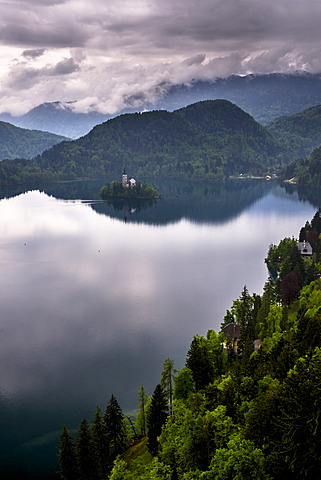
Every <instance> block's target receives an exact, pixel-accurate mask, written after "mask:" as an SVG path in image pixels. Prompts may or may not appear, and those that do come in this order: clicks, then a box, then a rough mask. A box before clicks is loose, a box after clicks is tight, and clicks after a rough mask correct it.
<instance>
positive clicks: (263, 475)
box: [58, 210, 321, 480]
mask: <svg viewBox="0 0 321 480" xmlns="http://www.w3.org/2000/svg"><path fill="white" fill-rule="evenodd" d="M298 240H299V241H301V242H303V241H306V242H309V243H310V244H311V247H312V255H311V256H309V257H303V256H302V255H301V254H300V251H299V249H298V243H297V241H296V240H295V239H294V238H285V239H282V240H281V241H280V243H279V244H278V245H271V246H270V247H269V250H268V254H267V257H266V263H267V264H268V265H269V266H273V268H274V270H275V272H276V275H275V277H274V279H273V278H272V277H269V278H268V280H267V282H266V284H265V286H264V290H263V294H262V295H261V296H260V295H257V294H255V293H253V294H250V293H249V291H248V289H247V288H246V286H244V288H243V291H242V292H241V295H240V297H239V298H238V299H236V300H234V302H233V304H232V306H231V308H230V309H229V310H227V312H226V315H225V317H224V318H223V319H222V325H221V328H222V331H221V332H220V333H217V332H215V331H214V330H209V331H208V332H207V335H206V336H205V337H203V336H200V335H195V336H194V338H193V339H192V341H191V344H190V347H189V349H188V352H187V356H186V362H185V366H184V367H183V368H182V369H181V370H179V371H178V372H177V371H176V370H175V367H174V361H173V360H171V359H169V358H168V359H166V360H165V361H164V364H163V371H162V372H161V374H160V380H159V383H158V384H157V385H156V386H155V390H154V392H153V395H152V396H149V397H148V396H147V395H146V393H145V390H144V388H143V387H142V386H141V387H139V389H138V409H137V414H136V418H135V419H131V420H130V421H129V420H128V417H127V419H126V416H125V415H124V414H123V413H122V411H121V409H120V407H119V405H118V402H117V400H116V398H115V397H114V396H113V395H112V397H111V399H110V401H109V403H108V405H107V408H106V413H105V414H102V412H101V411H100V410H99V409H96V412H95V414H94V417H93V420H92V422H91V423H89V422H88V421H87V420H83V421H82V422H81V424H80V426H79V429H78V432H77V438H76V441H74V439H73V438H72V435H71V432H70V431H68V430H67V429H66V427H64V428H63V430H62V434H61V439H60V445H59V450H58V451H59V459H60V476H61V478H63V479H65V480H71V479H86V480H88V479H106V478H109V479H110V480H149V479H151V478H155V479H160V480H173V479H177V480H180V479H182V480H198V479H203V480H214V479H215V480H217V479H219V480H230V479H231V478H234V479H239V480H243V479H245V478H247V479H253V480H254V479H255V480H281V479H282V480H283V479H284V478H287V479H290V480H299V479H301V478H302V477H305V478H313V477H315V478H317V477H318V474H319V473H318V472H319V471H320V467H321V458H320V455H319V451H320V447H321V440H320V438H321V437H320V422H319V415H320V410H321V404H320V398H321V395H320V394H321V380H320V368H321V310H320V309H321V307H320V305H321V278H320V272H321V210H318V211H317V212H316V214H315V215H314V217H313V218H312V219H311V221H310V222H309V221H307V222H306V224H305V225H304V226H302V228H301V230H300V232H299V236H298ZM231 327H232V328H231ZM231 330H232V331H233V330H234V331H235V332H237V333H231ZM228 332H230V333H228ZM132 426H133V428H132ZM103 446H104V447H103ZM71 465H72V468H70V466H71Z"/></svg>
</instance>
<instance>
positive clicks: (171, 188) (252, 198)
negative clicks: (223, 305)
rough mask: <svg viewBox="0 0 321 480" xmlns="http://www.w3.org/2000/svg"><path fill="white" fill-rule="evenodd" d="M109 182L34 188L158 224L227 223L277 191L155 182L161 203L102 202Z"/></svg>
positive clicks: (248, 183) (255, 185)
mask: <svg viewBox="0 0 321 480" xmlns="http://www.w3.org/2000/svg"><path fill="white" fill-rule="evenodd" d="M147 181H148V180H147ZM105 183H106V178H104V179H101V180H88V181H68V182H57V183H47V184H45V185H38V186H37V187H36V186H33V187H32V188H33V189H34V188H38V189H39V190H41V191H43V192H44V193H46V194H48V195H51V196H54V197H55V198H60V199H64V200H76V199H77V200H83V201H88V202H89V203H90V206H91V207H92V208H93V209H94V210H95V211H96V212H97V213H100V214H103V215H107V216H110V217H116V218H119V219H120V220H123V219H124V216H125V217H126V218H127V220H128V221H132V222H144V223H150V224H158V225H161V224H167V223H172V222H178V221H180V220H181V219H182V218H186V219H189V220H191V221H193V222H199V223H223V222H226V221H229V220H231V219H232V218H234V217H236V216H238V215H240V214H241V213H242V212H243V211H244V210H246V209H247V208H248V207H250V206H251V205H252V204H253V203H255V202H256V201H258V200H259V199H261V198H263V197H264V196H265V195H267V193H268V192H269V191H270V190H271V189H272V188H275V183H274V182H266V181H265V180H253V179H242V180H225V181H221V182H204V181H191V180H176V179H170V180H160V179H153V186H154V187H155V188H156V189H157V190H158V191H159V192H160V193H161V195H162V198H161V199H160V200H156V201H155V200H153V199H152V200H150V199H148V200H147V199H146V200H141V199H131V200H130V201H129V199H108V200H106V201H104V202H102V201H101V200H100V197H99V192H100V188H101V187H102V186H103V185H104V184H105ZM293 188H296V187H293ZM27 190H28V189H27V188H21V189H20V191H19V189H16V190H15V191H14V192H12V194H11V195H10V194H9V192H6V195H8V196H14V195H17V194H18V193H22V192H23V191H27ZM279 191H281V192H282V191H284V190H279ZM284 193H285V192H284ZM132 213H135V215H133V214H132Z"/></svg>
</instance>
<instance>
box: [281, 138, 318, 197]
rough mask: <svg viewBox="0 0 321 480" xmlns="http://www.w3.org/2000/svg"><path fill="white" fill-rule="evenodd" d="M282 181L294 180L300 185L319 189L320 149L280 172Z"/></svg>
mask: <svg viewBox="0 0 321 480" xmlns="http://www.w3.org/2000/svg"><path fill="white" fill-rule="evenodd" d="M282 178H283V179H293V178H294V179H296V181H297V182H298V183H299V184H300V185H304V186H309V187H316V188H320V187H321V147H320V148H316V149H315V150H314V151H313V152H312V153H311V155H309V156H308V157H306V158H302V159H299V160H297V161H295V162H292V163H290V164H289V165H287V166H286V167H285V168H284V169H283V170H282Z"/></svg>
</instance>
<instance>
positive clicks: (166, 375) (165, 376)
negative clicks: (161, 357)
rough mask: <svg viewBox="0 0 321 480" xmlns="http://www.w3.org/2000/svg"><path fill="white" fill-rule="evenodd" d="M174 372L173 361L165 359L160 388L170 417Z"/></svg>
mask: <svg viewBox="0 0 321 480" xmlns="http://www.w3.org/2000/svg"><path fill="white" fill-rule="evenodd" d="M175 373H176V370H175V368H174V360H171V359H170V358H166V360H165V361H164V363H163V371H162V376H161V383H160V384H161V387H162V389H163V392H164V394H165V396H166V397H167V401H168V411H169V414H170V415H173V391H174V378H175Z"/></svg>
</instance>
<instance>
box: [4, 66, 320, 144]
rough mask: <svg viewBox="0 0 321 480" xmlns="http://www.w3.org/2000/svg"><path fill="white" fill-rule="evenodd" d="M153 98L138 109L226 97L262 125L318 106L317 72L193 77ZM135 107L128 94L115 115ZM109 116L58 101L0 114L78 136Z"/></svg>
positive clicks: (23, 123)
mask: <svg viewBox="0 0 321 480" xmlns="http://www.w3.org/2000/svg"><path fill="white" fill-rule="evenodd" d="M155 98H157V100H155V102H154V103H150V102H149V103H148V102H146V101H145V100H144V98H143V96H142V99H141V101H140V102H139V103H140V105H141V107H140V111H144V110H155V109H156V110H157V109H165V110H168V111H173V110H177V109H179V108H182V107H184V106H186V105H190V104H192V103H196V102H198V101H202V100H215V99H225V100H229V101H231V102H232V103H235V104H236V105H238V106H239V107H240V108H242V110H244V111H246V112H247V113H249V114H250V115H251V116H253V118H255V120H257V121H258V122H259V123H262V124H266V123H268V122H271V121H273V120H275V119H276V118H279V117H281V116H285V115H292V114H295V113H297V112H300V111H302V110H304V109H307V108H309V107H312V106H315V105H318V104H321V75H320V74H310V73H305V72H298V73H295V74H277V73H273V74H264V75H246V76H242V77H241V76H236V75H233V76H230V77H228V78H226V79H223V78H219V79H213V81H212V82H208V81H195V82H191V83H190V84H188V85H175V86H172V85H166V84H165V85H161V86H160V88H159V94H158V95H156V94H155ZM136 101H137V99H136ZM136 103H137V102H136ZM76 106H77V108H76ZM135 111H137V108H134V107H133V102H132V99H131V98H128V101H127V107H126V108H125V109H123V110H122V111H120V112H118V113H117V115H119V114H123V113H133V112H135ZM113 116H116V115H105V114H102V113H99V112H97V111H90V112H88V113H86V112H84V113H80V112H79V105H77V101H71V102H67V103H62V102H59V101H57V102H53V103H44V104H42V105H39V106H37V107H35V108H33V109H32V110H30V111H29V112H27V113H26V114H25V115H22V116H19V117H14V116H12V115H10V114H8V113H7V114H6V113H2V114H0V120H3V121H6V122H10V123H12V124H13V125H16V126H19V127H24V128H32V129H38V130H44V131H50V132H53V133H56V134H59V135H65V136H67V137H71V138H78V137H80V136H83V135H85V134H86V133H88V132H89V131H90V130H91V129H92V128H93V127H94V126H95V125H98V124H100V123H102V122H104V121H106V120H108V119H109V118H112V117H113Z"/></svg>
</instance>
